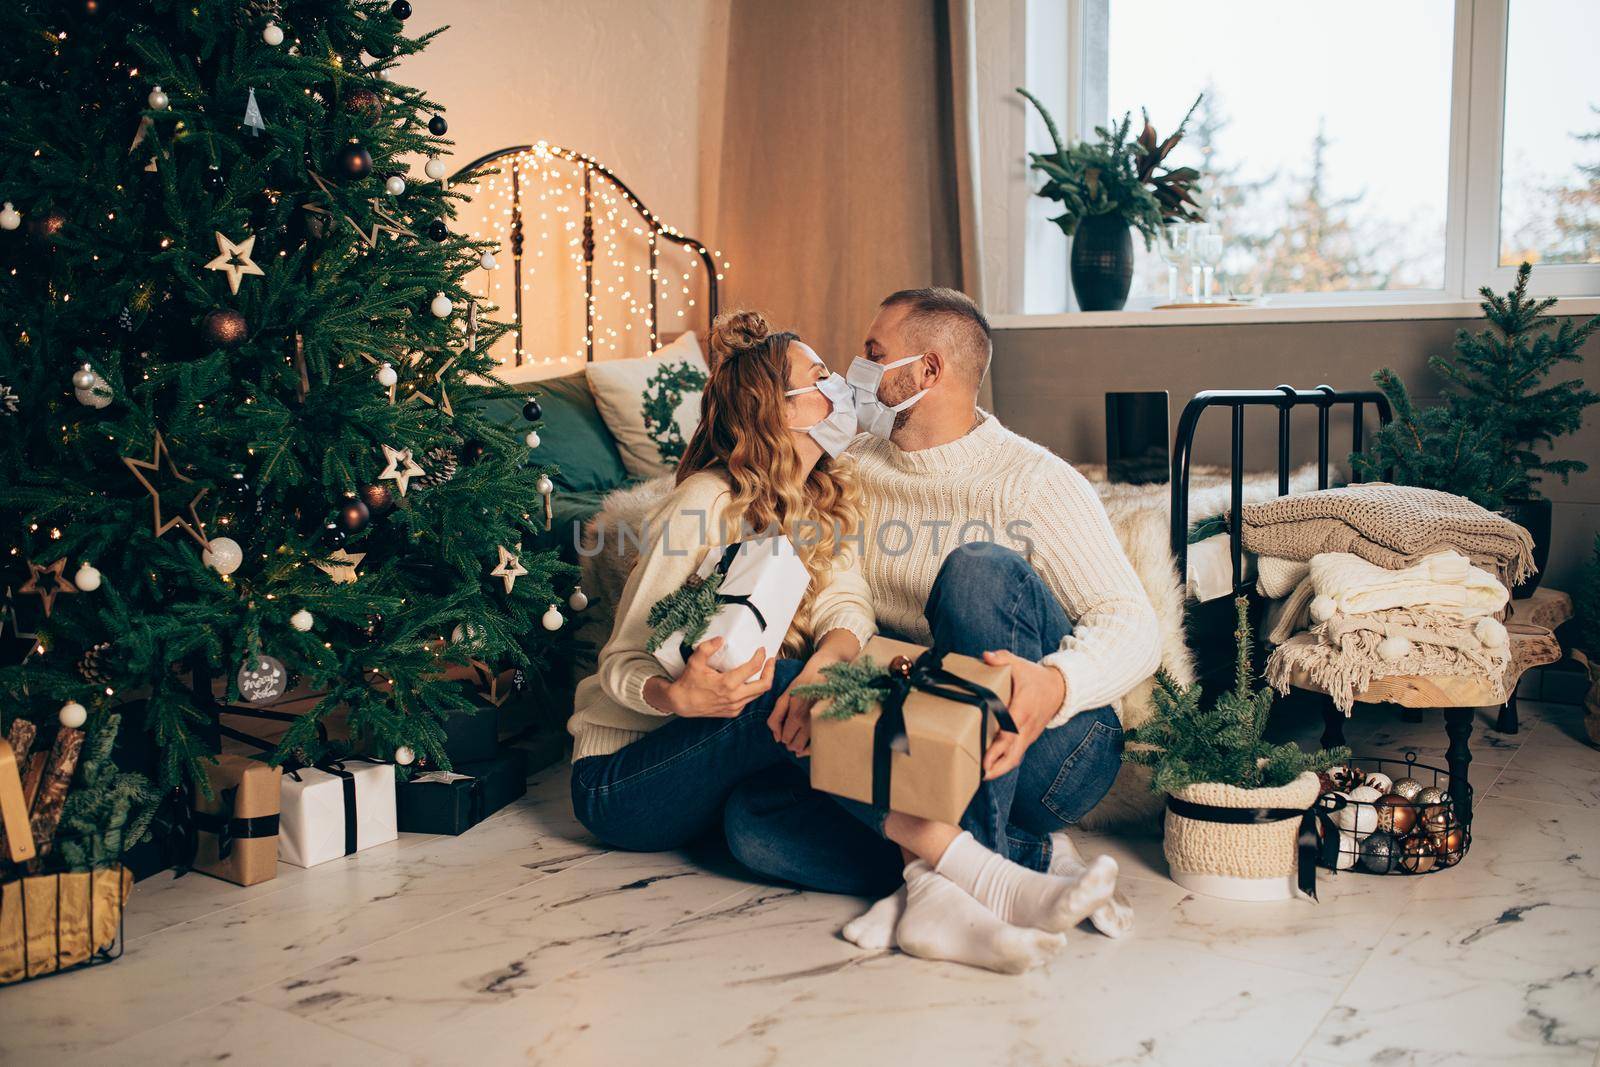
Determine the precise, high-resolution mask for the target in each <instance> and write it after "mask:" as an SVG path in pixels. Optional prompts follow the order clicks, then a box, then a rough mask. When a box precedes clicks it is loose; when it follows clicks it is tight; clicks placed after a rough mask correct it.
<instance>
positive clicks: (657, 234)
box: [450, 143, 717, 366]
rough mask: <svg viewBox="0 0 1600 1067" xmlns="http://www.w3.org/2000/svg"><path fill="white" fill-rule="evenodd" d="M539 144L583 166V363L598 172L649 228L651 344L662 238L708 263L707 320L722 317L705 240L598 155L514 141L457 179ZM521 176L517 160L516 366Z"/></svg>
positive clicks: (589, 331) (589, 338) (589, 322)
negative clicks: (671, 220) (647, 201)
mask: <svg viewBox="0 0 1600 1067" xmlns="http://www.w3.org/2000/svg"><path fill="white" fill-rule="evenodd" d="M535 149H538V150H540V151H543V152H548V153H549V154H550V155H552V156H555V157H556V158H558V159H564V160H566V161H568V162H569V163H573V164H576V165H577V166H578V167H580V168H582V170H583V304H584V325H583V350H584V362H586V363H587V362H592V361H593V360H594V248H595V244H594V177H595V175H596V174H598V175H600V176H601V177H602V178H604V179H605V180H606V181H608V182H610V183H611V184H612V185H613V186H615V187H616V189H617V191H618V192H620V193H622V195H623V199H624V200H626V201H627V203H628V206H629V207H631V208H633V209H634V210H635V211H637V212H638V213H639V216H640V218H642V219H643V220H644V223H645V225H646V226H648V227H649V236H648V238H647V242H648V244H649V249H650V339H651V342H652V345H653V346H655V347H659V343H660V330H659V328H658V326H659V319H660V284H659V281H660V279H659V277H658V274H659V271H658V269H657V268H658V265H659V261H660V242H661V241H662V240H667V241H671V242H672V243H674V244H677V245H681V246H683V247H684V248H687V249H689V250H690V251H691V252H693V253H694V254H695V255H697V256H699V257H700V261H701V262H702V263H704V264H705V267H706V306H707V309H708V315H707V319H706V321H707V322H710V321H711V320H713V319H715V318H716V317H717V264H716V260H715V259H714V258H713V257H712V255H711V253H710V251H708V250H707V248H706V245H705V243H704V242H702V241H699V240H697V239H695V238H693V237H690V236H688V235H686V234H682V233H679V232H678V231H677V230H676V229H674V228H673V227H671V226H668V225H666V224H665V223H663V222H662V221H661V219H660V218H658V217H657V216H656V214H655V212H653V211H651V210H650V209H649V208H647V207H645V205H644V201H642V200H640V199H639V197H638V196H636V195H635V194H634V192H633V190H632V189H630V188H628V186H627V183H626V182H624V181H623V180H622V179H621V178H619V177H617V176H616V174H615V173H613V172H612V170H611V168H609V167H607V166H606V165H605V164H603V163H601V162H600V161H598V160H596V159H595V158H593V157H592V156H589V155H586V154H584V153H582V152H577V151H574V150H573V149H570V148H562V147H561V146H559V145H552V144H545V143H539V144H524V145H513V146H511V147H510V148H497V149H495V150H494V151H493V152H488V153H485V154H484V155H481V156H479V157H478V158H477V159H474V160H473V161H472V162H471V163H468V164H467V165H466V166H464V167H462V168H461V169H459V170H457V171H456V172H455V174H453V175H451V177H450V180H451V181H452V182H456V181H461V180H463V179H464V178H466V177H467V176H469V175H471V174H472V173H473V172H474V171H476V170H478V169H479V168H481V167H484V166H487V165H488V164H490V163H493V162H495V161H496V160H499V159H504V158H505V157H507V156H516V155H519V154H521V153H523V152H532V151H534V150H535ZM522 241H523V232H522V179H521V176H520V175H519V174H518V172H517V168H516V165H515V163H513V164H512V167H511V263H512V271H513V273H514V274H515V280H514V283H513V285H512V313H513V314H514V315H515V316H516V360H515V365H517V366H520V365H521V364H522V360H523V353H524V351H525V346H524V344H523V323H522Z"/></svg>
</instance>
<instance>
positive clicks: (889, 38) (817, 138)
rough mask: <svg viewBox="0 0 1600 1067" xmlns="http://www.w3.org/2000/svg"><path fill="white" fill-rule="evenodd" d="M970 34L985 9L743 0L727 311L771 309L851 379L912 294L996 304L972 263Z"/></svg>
mask: <svg viewBox="0 0 1600 1067" xmlns="http://www.w3.org/2000/svg"><path fill="white" fill-rule="evenodd" d="M970 25H971V10H970V0H873V2H871V3H861V2H860V0H854V2H852V0H810V2H807V3H799V4H797V3H792V2H780V0H732V5H731V10H730V18H729V25H728V63H727V81H726V86H725V90H724V91H725V97H724V101H723V108H722V114H723V121H722V131H721V136H720V138H719V140H720V164H719V165H718V166H717V177H716V189H717V193H716V203H715V205H714V208H713V213H712V216H711V220H712V229H711V233H712V236H713V237H714V238H715V240H716V241H717V242H718V243H719V244H720V246H721V248H722V252H723V255H724V258H725V259H727V260H728V261H729V262H730V264H731V269H730V270H729V272H728V277H727V282H726V286H725V289H724V293H725V297H724V300H723V306H724V307H726V308H735V307H754V308H759V309H761V310H763V311H765V312H767V313H768V314H770V315H771V316H772V317H773V318H774V319H775V320H776V321H777V322H778V323H780V324H782V325H786V326H791V327H793V328H795V329H796V330H798V331H799V332H800V334H801V335H802V336H803V337H805V338H807V339H808V340H809V341H810V342H811V343H812V344H813V345H814V346H815V347H816V348H817V350H818V352H819V353H820V354H821V355H822V356H823V358H824V359H826V360H827V361H828V362H829V363H830V364H831V365H833V366H834V367H836V368H843V367H844V366H845V365H846V364H848V363H849V361H850V358H851V357H852V356H854V355H855V354H857V353H858V352H859V351H860V350H861V339H862V336H863V335H864V333H865V331H866V327H867V324H868V323H869V322H870V321H871V320H872V316H873V314H874V312H875V310H876V308H877V305H878V302H879V301H880V300H882V299H883V297H884V296H886V295H888V294H889V293H890V292H893V291H894V290H896V289H901V288H906V287H908V286H919V285H949V286H954V287H956V288H961V289H964V290H966V291H967V292H969V293H971V294H973V295H974V296H975V297H978V298H979V299H980V300H981V291H978V279H977V278H976V275H975V272H974V270H973V268H972V267H971V266H964V264H973V265H975V264H976V262H977V248H978V244H977V239H976V238H977V233H976V223H975V217H974V215H973V213H972V212H971V211H963V208H962V205H963V203H965V204H968V205H971V204H976V202H977V196H976V193H977V191H976V188H975V186H974V183H973V182H970V181H967V180H966V179H965V178H963V177H961V174H963V173H975V168H973V167H972V166H971V162H972V155H973V152H972V144H973V143H974V142H973V140H972V137H971V123H970V121H968V117H969V116H970V115H971V114H972V108H971V106H970V101H971V99H972V97H973V83H972V64H971V60H970V56H971V36H970V32H969V27H970ZM958 54H959V56H960V57H961V58H960V59H957V58H956V57H957V56H958ZM958 119H959V120H960V121H958ZM958 129H959V130H961V131H963V132H962V133H961V134H960V136H958V133H957V131H958ZM958 164H960V166H958Z"/></svg>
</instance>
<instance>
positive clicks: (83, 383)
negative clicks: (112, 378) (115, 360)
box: [72, 363, 100, 389]
mask: <svg viewBox="0 0 1600 1067" xmlns="http://www.w3.org/2000/svg"><path fill="white" fill-rule="evenodd" d="M99 381H100V378H99V376H98V375H96V374H95V372H94V368H93V367H91V366H89V364H87V363H85V364H84V365H83V366H81V367H79V368H78V369H77V370H76V371H74V372H73V375H72V387H73V388H74V389H93V388H94V387H95V386H96V385H97V384H98V383H99Z"/></svg>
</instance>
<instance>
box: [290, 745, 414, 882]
mask: <svg viewBox="0 0 1600 1067" xmlns="http://www.w3.org/2000/svg"><path fill="white" fill-rule="evenodd" d="M394 788H395V783H394V765H393V764H389V763H377V762H374V761H368V760H361V759H348V760H341V761H338V762H334V763H324V764H322V765H321V766H320V767H302V768H300V769H299V770H296V771H286V772H284V775H283V785H282V789H281V793H280V795H279V809H280V814H279V817H278V858H279V859H280V860H282V861H283V862H285V863H292V864H294V865H295V866H296V867H315V866H316V865H317V864H319V863H326V862H327V861H328V860H333V859H338V858H339V857H340V856H348V855H350V854H351V853H353V852H359V851H361V850H362V849H364V848H371V847H372V846H373V845H381V844H383V843H384V842H385V841H393V840H395V839H396V838H397V837H399V830H398V828H397V826H396V820H395V793H394Z"/></svg>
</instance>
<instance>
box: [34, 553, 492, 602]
mask: <svg viewBox="0 0 1600 1067" xmlns="http://www.w3.org/2000/svg"><path fill="white" fill-rule="evenodd" d="M500 551H502V552H504V551H505V549H501V550H500ZM66 566H67V559H66V557H65V556H63V557H62V558H60V559H58V560H56V561H55V562H54V563H49V564H44V565H41V564H38V563H35V562H33V561H32V560H29V561H28V580H27V581H25V582H23V583H22V584H21V585H19V586H17V591H18V592H19V593H34V594H36V595H37V596H38V597H39V600H40V601H41V602H42V603H43V604H44V617H45V618H47V619H48V618H49V617H50V610H51V609H52V608H54V607H55V606H56V597H58V596H60V595H61V594H62V593H76V592H77V591H78V589H77V587H76V586H74V585H73V584H72V583H71V582H69V581H68V580H67V577H66V575H65V574H64V573H63V572H64V571H65V569H66ZM41 578H43V579H45V581H44V583H43V584H40V581H39V580H40V579H41Z"/></svg>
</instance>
